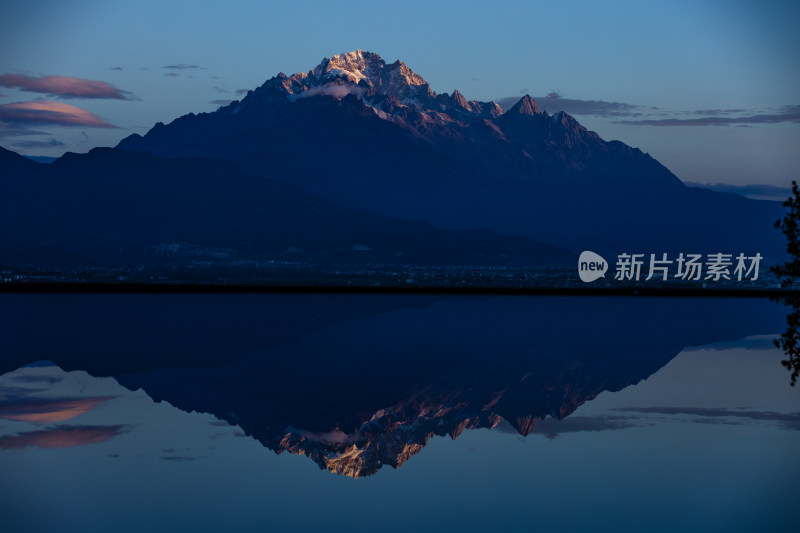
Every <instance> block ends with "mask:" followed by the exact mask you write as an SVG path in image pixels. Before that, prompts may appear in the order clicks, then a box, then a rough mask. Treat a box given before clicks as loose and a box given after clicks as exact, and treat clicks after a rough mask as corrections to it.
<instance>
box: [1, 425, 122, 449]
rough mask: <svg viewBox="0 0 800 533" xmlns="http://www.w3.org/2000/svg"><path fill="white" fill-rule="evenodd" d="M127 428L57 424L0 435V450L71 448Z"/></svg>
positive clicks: (104, 440)
mask: <svg viewBox="0 0 800 533" xmlns="http://www.w3.org/2000/svg"><path fill="white" fill-rule="evenodd" d="M127 430H128V428H127V426H124V425H120V426H58V427H55V428H52V429H44V430H41V431H28V432H25V433H20V434H18V435H8V436H5V437H0V450H15V449H20V448H34V447H36V448H47V449H55V448H71V447H73V446H85V445H87V444H99V443H101V442H106V441H107V440H109V439H111V438H113V437H116V436H117V435H120V434H122V433H125V432H126V431H127Z"/></svg>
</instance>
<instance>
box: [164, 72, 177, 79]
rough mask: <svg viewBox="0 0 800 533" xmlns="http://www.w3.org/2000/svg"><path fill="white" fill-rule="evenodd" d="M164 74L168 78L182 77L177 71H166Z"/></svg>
mask: <svg viewBox="0 0 800 533" xmlns="http://www.w3.org/2000/svg"><path fill="white" fill-rule="evenodd" d="M164 76H167V77H168V78H178V77H180V74H178V73H177V72H165V73H164Z"/></svg>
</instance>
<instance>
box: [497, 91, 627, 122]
mask: <svg viewBox="0 0 800 533" xmlns="http://www.w3.org/2000/svg"><path fill="white" fill-rule="evenodd" d="M534 100H536V103H537V104H538V106H539V109H542V110H544V111H547V112H548V113H558V112H559V111H564V112H565V113H569V114H570V115H594V116H598V117H635V116H640V115H641V114H642V112H641V109H642V108H641V106H637V105H633V104H624V103H621V102H606V101H604V100H576V99H573V98H562V97H561V95H559V94H558V93H550V94H548V95H547V96H536V97H534ZM518 101H519V97H517V96H509V97H508V98H501V99H500V100H498V101H497V103H498V104H499V105H500V107H502V108H503V109H511V108H512V107H514V104H516V103H517V102H518Z"/></svg>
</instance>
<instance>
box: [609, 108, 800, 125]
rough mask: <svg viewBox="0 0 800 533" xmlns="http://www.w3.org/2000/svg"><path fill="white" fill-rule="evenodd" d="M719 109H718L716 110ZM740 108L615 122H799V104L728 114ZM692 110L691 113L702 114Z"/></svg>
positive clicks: (638, 123)
mask: <svg viewBox="0 0 800 533" xmlns="http://www.w3.org/2000/svg"><path fill="white" fill-rule="evenodd" d="M717 111H719V110H717ZM739 111H740V110H734V109H729V110H723V111H722V112H718V113H716V114H711V115H709V116H702V117H696V118H694V117H692V118H659V119H653V118H644V119H639V120H618V121H616V122H615V123H616V124H625V125H629V126H731V125H745V126H746V125H752V124H779V123H781V122H794V123H800V105H791V106H785V107H783V108H781V109H779V110H778V111H776V112H772V113H757V114H750V115H744V116H738V117H737V116H729V115H731V114H735V113H737V112H739ZM704 112H705V111H694V112H691V113H692V114H704Z"/></svg>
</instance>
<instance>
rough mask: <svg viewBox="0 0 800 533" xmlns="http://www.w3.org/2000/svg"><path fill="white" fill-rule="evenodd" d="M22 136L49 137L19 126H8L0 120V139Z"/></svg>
mask: <svg viewBox="0 0 800 533" xmlns="http://www.w3.org/2000/svg"><path fill="white" fill-rule="evenodd" d="M23 135H49V134H48V133H47V132H46V131H41V130H34V129H31V128H27V127H25V126H21V125H19V124H10V123H7V122H3V121H2V119H0V139H6V138H8V137H21V136H23Z"/></svg>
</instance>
